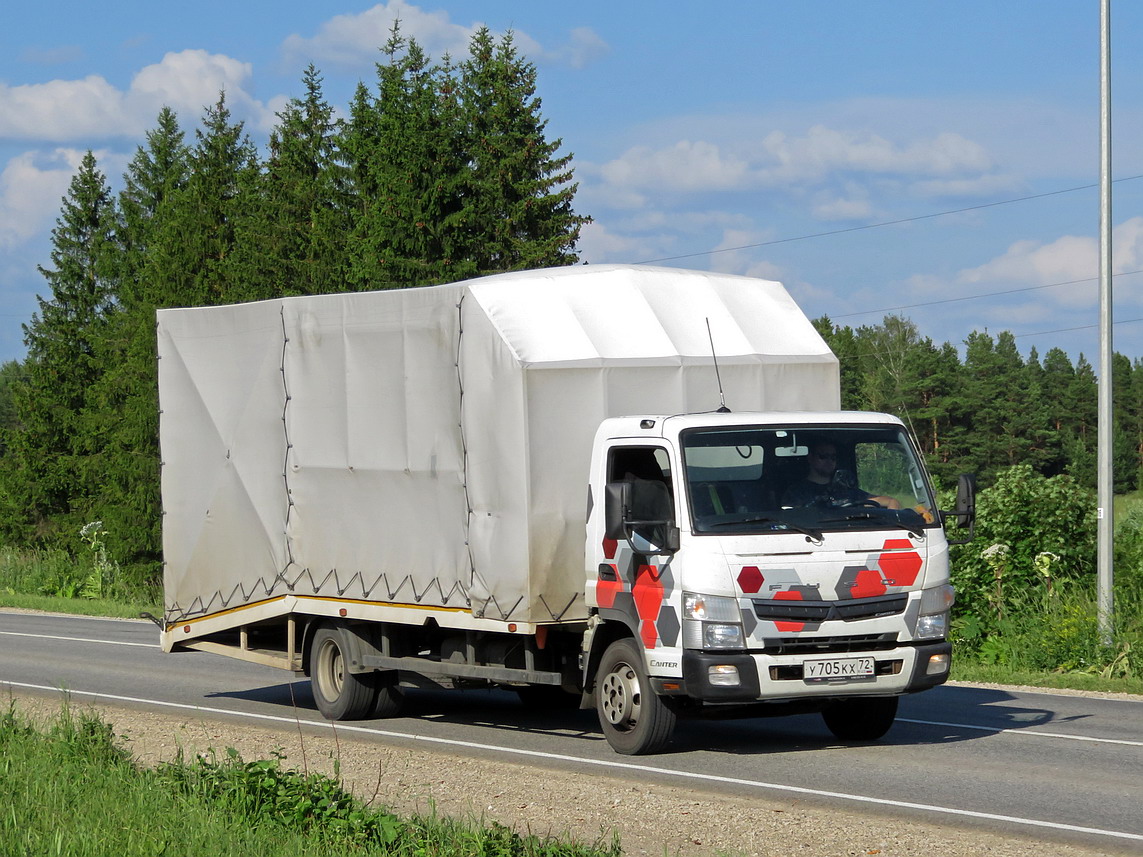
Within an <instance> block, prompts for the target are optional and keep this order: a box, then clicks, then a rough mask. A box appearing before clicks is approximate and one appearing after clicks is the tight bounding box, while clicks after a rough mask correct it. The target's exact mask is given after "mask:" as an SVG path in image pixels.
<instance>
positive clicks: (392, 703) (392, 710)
mask: <svg viewBox="0 0 1143 857" xmlns="http://www.w3.org/2000/svg"><path fill="white" fill-rule="evenodd" d="M374 675H376V676H377V698H376V699H375V700H373V710H372V711H371V712H370V713H369V716H370V717H373V718H376V719H381V718H385V717H396V716H397V715H398V714H400V713H401V709H402V708H404V707H405V692H404V691H403V690H401V687H400V685H398V684H397V673H396V671H393V672H387V673H374Z"/></svg>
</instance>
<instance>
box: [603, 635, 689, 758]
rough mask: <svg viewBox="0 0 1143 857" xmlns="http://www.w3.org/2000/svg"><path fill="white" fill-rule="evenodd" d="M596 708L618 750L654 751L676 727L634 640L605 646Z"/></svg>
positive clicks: (605, 732) (628, 752)
mask: <svg viewBox="0 0 1143 857" xmlns="http://www.w3.org/2000/svg"><path fill="white" fill-rule="evenodd" d="M595 710H596V713H597V714H598V715H599V724H600V726H602V727H603V735H604V737H605V738H607V743H608V744H610V745H611V747H612V749H613V750H615V751H616V752H617V753H623V754H624V755H627V756H640V755H644V754H647V753H657V752H659V751H660V750H662V749H663V747H664V746H666V744H667V741H668V740H669V739H670V737H671V733H672V732H673V731H674V729H675V712H674V711H673V710H671V709H670V708H669V707H668V706H667V704H666V703H665V702H664V701H663V699H662V698H661V697H660V696H659V695H658V694H656V693H655V692H654V691H653V690H652V689H651V685H650V682H649V681H648V680H647V671H646V669H645V668H644V667H643V653H642V652H641V651H640V650H639V647H638V646H636V645H635V642H634V640H632V639H630V638H625V639H622V640H616V641H615V642H614V643H612V644H611V645H610V646H608V647H607V651H605V652H604V653H603V659H602V660H601V661H600V664H599V673H598V675H597V676H596V681H595Z"/></svg>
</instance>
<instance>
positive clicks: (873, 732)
mask: <svg viewBox="0 0 1143 857" xmlns="http://www.w3.org/2000/svg"><path fill="white" fill-rule="evenodd" d="M896 717H897V697H895V696H886V697H870V698H865V699H862V698H858V699H843V700H838V701H837V702H832V703H830V705H829V707H828V708H826V709H825V710H824V711H823V712H822V719H823V720H825V724H826V726H828V727H829V731H830V732H832V733H833V734H834V735H835V736H836V737H838V738H840V739H841V740H842V741H876V740H877V739H878V738H880V737H882V736H883V735H884V734H885V733H886V732H888V731H889V727H890V726H892V725H893V721H894V720H895V719H896Z"/></svg>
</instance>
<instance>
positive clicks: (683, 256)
mask: <svg viewBox="0 0 1143 857" xmlns="http://www.w3.org/2000/svg"><path fill="white" fill-rule="evenodd" d="M1136 179H1143V175H1137V176H1125V177H1124V178H1121V179H1116V180H1115V182H1116V183H1118V182H1129V181H1134V180H1136ZM1098 187H1099V185H1098V184H1085V185H1077V186H1076V187H1069V188H1064V189H1062V190H1050V191H1046V192H1045V193H1034V194H1031V195H1029V196H1021V197H1016V198H1014V199H1001V200H997V201H996V202H984V203H981V204H980V205H970V206H967V207H966V208H953V209H949V210H948V211H936V212H933V213H931V214H918V215H916V216H915V217H902V218H900V219H898V220H883V221H881V222H879V223H866V224H864V225H862V226H848V227H846V228H845V229H831V230H830V231H828V232H814V233H811V234H809V235H794V236H791V237H789V238H775V239H773V240H772V241H759V242H758V243H756V244H742V245H740V246H738V247H721V248H719V249H717V250H703V251H701V252H699V253H682V254H680V255H678V256H663V257H662V258H660V259H647V260H645V261H642V262H636V263H635V264H637V265H654V264H656V263H658V262H674V261H677V260H679V259H693V258H695V257H697V256H713V255H714V254H716V253H733V252H735V251H737V250H753V249H755V248H758V247H773V246H774V245H776V244H789V243H791V242H794V241H808V240H809V239H811V238H828V237H830V236H832V235H845V234H846V233H849V232H862V231H864V230H867V229H880V228H881V227H883V226H899V225H901V224H902V223H916V222H917V221H919V220H931V219H933V218H934V217H947V216H948V215H950V214H964V213H966V212H969V211H980V210H982V209H985V208H996V207H997V206H1001V205H1012V204H1013V203H1017V202H1028V201H1029V200H1033V199H1044V198H1045V197H1049V196H1059V195H1061V194H1065V193H1075V192H1076V191H1079V190H1091V189H1092V188H1098Z"/></svg>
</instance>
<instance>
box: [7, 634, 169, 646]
mask: <svg viewBox="0 0 1143 857" xmlns="http://www.w3.org/2000/svg"><path fill="white" fill-rule="evenodd" d="M0 635H3V636H5V637H33V638H35V639H37V640H64V641H65V642H68V643H103V644H105V645H108V646H138V647H139V648H141V649H157V648H159V646H158V644H156V643H127V642H122V641H119V640H93V639H91V638H90V637H58V636H55V635H53V634H26V633H22V632H20V631H0Z"/></svg>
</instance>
